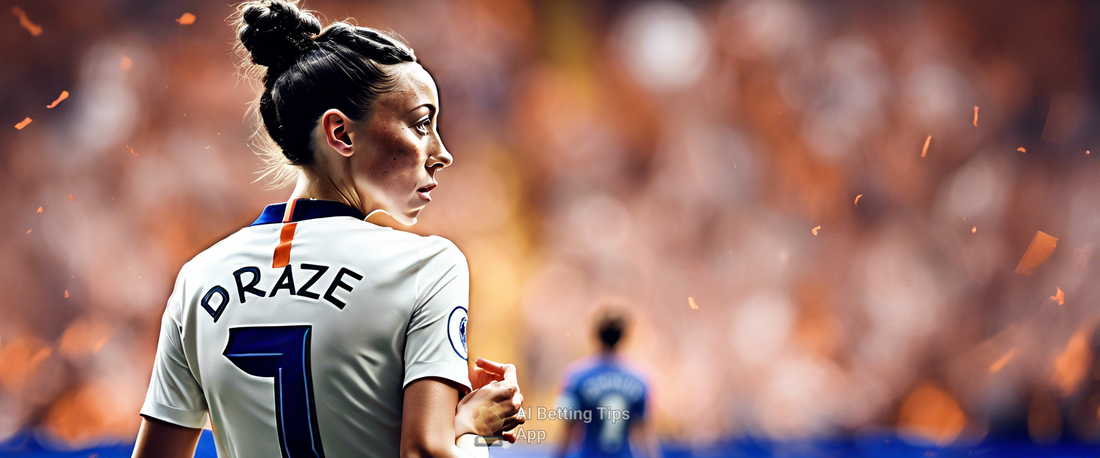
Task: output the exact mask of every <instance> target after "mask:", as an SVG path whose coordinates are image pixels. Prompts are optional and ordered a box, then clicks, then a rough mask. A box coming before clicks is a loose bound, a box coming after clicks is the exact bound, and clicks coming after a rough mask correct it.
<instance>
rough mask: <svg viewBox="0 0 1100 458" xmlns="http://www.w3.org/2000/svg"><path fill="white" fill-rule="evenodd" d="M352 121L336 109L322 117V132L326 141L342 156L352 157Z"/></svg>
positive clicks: (330, 110)
mask: <svg viewBox="0 0 1100 458" xmlns="http://www.w3.org/2000/svg"><path fill="white" fill-rule="evenodd" d="M350 128H351V120H350V119H348V117H347V116H344V113H342V112H340V110H337V109H335V108H332V109H329V110H328V111H326V112H325V114H323V115H321V132H322V134H324V136H325V141H326V142H327V143H328V145H329V146H331V147H332V149H334V150H336V152H337V153H340V155H341V156H345V157H348V156H351V154H352V152H354V151H355V150H354V148H352V136H353V134H352V133H351V129H350Z"/></svg>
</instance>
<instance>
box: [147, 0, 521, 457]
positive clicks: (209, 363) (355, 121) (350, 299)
mask: <svg viewBox="0 0 1100 458" xmlns="http://www.w3.org/2000/svg"><path fill="white" fill-rule="evenodd" d="M234 25H235V26H236V27H237V29H236V31H237V34H238V36H239V39H240V46H241V47H243V49H245V50H247V52H248V62H245V65H246V66H248V68H249V70H250V71H252V70H255V71H256V74H257V75H258V76H262V78H261V79H260V82H261V83H262V84H263V90H262V92H261V93H260V95H259V99H258V104H257V107H258V112H259V117H260V119H261V120H262V123H263V131H262V132H261V133H263V134H266V135H268V136H270V140H272V141H273V142H274V144H275V145H276V146H277V148H272V150H271V151H267V153H273V154H274V155H273V156H269V157H267V158H266V159H267V161H268V163H269V164H275V166H277V167H279V170H278V171H279V172H280V173H285V174H288V175H287V176H289V177H291V178H296V179H297V185H296V187H295V189H294V191H293V193H292V195H291V196H290V199H289V200H288V201H287V202H286V203H280V204H273V205H268V206H267V208H265V209H264V210H263V212H262V213H261V214H260V216H259V218H258V219H256V221H255V222H254V223H252V224H251V225H249V226H248V227H245V228H243V229H240V230H239V231H237V232H235V233H233V234H231V235H229V236H228V237H226V238H225V239H223V240H221V241H220V242H218V243H216V244H215V245H214V246H212V247H210V248H208V249H206V250H205V251H203V252H202V253H199V254H198V255H197V256H195V257H194V258H193V259H191V260H190V261H189V262H187V263H186V264H185V265H184V266H183V267H182V268H181V269H180V273H179V276H178V277H177V279H176V283H175V286H174V288H173V290H172V294H171V296H170V297H169V299H168V303H167V307H166V308H165V311H164V314H163V316H162V320H161V330H160V338H159V343H158V345H157V352H156V358H155V361H154V363H153V371H152V377H151V380H150V383H149V389H148V394H147V395H146V398H145V403H144V404H143V406H142V408H141V411H140V413H141V415H142V416H143V417H144V419H143V421H142V425H141V429H140V431H139V433H138V439H137V444H136V447H135V449H134V456H135V457H158V458H164V457H190V456H193V455H194V452H195V447H196V443H197V441H198V438H199V435H200V433H201V431H202V428H203V426H204V425H205V424H206V422H207V418H209V421H210V425H211V426H212V429H213V433H214V434H213V435H214V442H215V445H216V447H217V452H218V456H221V457H257V458H271V457H279V456H282V457H284V458H305V457H312V458H320V457H324V456H326V455H327V456H329V457H386V458H394V457H397V456H405V457H427V456H445V457H461V456H469V455H468V454H467V452H468V451H470V450H469V449H462V448H460V447H459V446H458V445H456V442H458V439H459V438H460V436H464V435H466V434H477V435H503V436H505V437H506V438H508V436H509V434H510V433H509V431H510V430H512V429H513V428H515V427H516V426H517V425H518V424H521V423H522V422H523V420H522V419H520V418H517V417H516V413H517V412H518V411H519V409H520V407H521V405H522V402H523V398H522V395H521V394H520V393H519V385H518V382H517V380H516V374H515V367H514V366H512V365H510V364H503V365H502V364H496V363H493V362H490V361H486V360H483V359H481V358H478V360H477V362H476V365H475V367H474V368H473V369H472V370H471V369H470V367H469V365H468V362H467V359H468V357H467V350H466V329H467V312H468V310H469V296H470V279H469V266H468V264H467V261H466V257H465V256H464V254H463V253H462V252H461V251H460V250H459V249H458V247H457V246H455V244H454V243H452V242H451V241H450V240H447V239H445V238H443V237H439V236H434V235H433V236H426V237H425V236H420V235H417V234H413V233H409V232H404V231H397V230H394V229H392V228H388V227H384V226H379V225H376V224H373V223H370V222H367V221H366V218H367V217H368V216H370V215H371V214H373V213H375V212H379V211H381V212H385V213H388V214H389V215H391V216H393V217H394V218H395V219H396V220H397V221H398V222H400V223H402V224H405V225H412V224H415V223H416V220H417V216H418V214H419V213H420V211H421V210H422V209H424V208H425V206H427V204H428V202H430V201H431V197H430V195H429V193H430V192H431V190H432V189H433V188H434V187H435V186H436V175H437V174H438V172H439V171H440V170H442V169H443V168H445V167H447V166H449V165H450V164H451V162H452V161H453V158H452V157H451V154H450V152H448V151H447V149H446V148H445V147H444V146H443V142H442V140H441V139H440V137H439V133H438V131H437V129H436V124H437V121H438V115H439V110H440V107H439V96H438V93H437V87H436V84H435V81H434V80H433V79H432V76H431V75H430V74H429V73H428V72H427V71H426V70H425V69H424V67H422V66H421V65H420V64H419V63H418V62H417V60H416V57H415V56H414V55H413V52H412V49H410V48H409V47H408V46H407V45H405V44H404V43H402V42H400V41H399V40H398V39H396V38H394V37H392V36H388V35H386V34H383V33H381V32H379V31H377V30H374V29H369V28H364V27H357V26H353V25H350V24H348V23H345V22H335V23H332V24H330V25H329V26H328V27H326V28H324V29H322V28H321V24H320V22H319V21H318V20H317V19H316V18H315V17H314V16H313V15H312V14H310V13H309V12H307V11H304V10H300V9H299V8H298V6H297V5H296V4H295V3H294V2H283V1H253V2H247V3H244V4H241V5H240V6H239V7H238V10H237V16H236V17H235V20H234ZM239 49H240V48H239ZM251 64H255V66H250V65H251ZM485 412H491V413H492V415H486V414H485ZM470 437H472V436H470ZM510 440H512V441H514V440H515V438H514V436H512V437H511V438H510Z"/></svg>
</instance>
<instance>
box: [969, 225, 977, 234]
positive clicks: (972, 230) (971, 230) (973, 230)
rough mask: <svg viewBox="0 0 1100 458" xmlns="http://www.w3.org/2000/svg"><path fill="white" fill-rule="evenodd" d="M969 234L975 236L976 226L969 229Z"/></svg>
mask: <svg viewBox="0 0 1100 458" xmlns="http://www.w3.org/2000/svg"><path fill="white" fill-rule="evenodd" d="M970 233H971V234H977V233H978V226H974V227H973V228H971V229H970Z"/></svg>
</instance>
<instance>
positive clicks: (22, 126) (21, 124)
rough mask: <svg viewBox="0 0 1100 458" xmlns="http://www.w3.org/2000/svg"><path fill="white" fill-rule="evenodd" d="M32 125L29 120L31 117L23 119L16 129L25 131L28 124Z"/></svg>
mask: <svg viewBox="0 0 1100 458" xmlns="http://www.w3.org/2000/svg"><path fill="white" fill-rule="evenodd" d="M30 123H31V118H29V117H27V118H23V120H22V121H19V124H16V125H15V128H16V129H17V130H23V128H24V127H27V124H30Z"/></svg>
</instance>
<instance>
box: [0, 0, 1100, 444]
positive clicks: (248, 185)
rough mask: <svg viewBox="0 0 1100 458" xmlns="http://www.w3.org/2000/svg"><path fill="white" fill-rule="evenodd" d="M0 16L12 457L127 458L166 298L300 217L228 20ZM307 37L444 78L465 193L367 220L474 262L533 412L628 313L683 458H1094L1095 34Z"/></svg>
mask: <svg viewBox="0 0 1100 458" xmlns="http://www.w3.org/2000/svg"><path fill="white" fill-rule="evenodd" d="M5 5H6V6H5V7H4V11H2V12H0V14H3V15H4V17H5V19H4V20H3V21H2V23H0V24H2V25H0V33H2V40H0V61H2V62H3V67H4V68H3V70H2V71H0V87H2V88H3V90H2V91H0V113H2V114H3V117H4V119H5V121H4V122H5V123H6V124H7V127H3V128H0V192H2V193H3V195H4V196H5V198H4V199H2V200H0V214H2V215H4V216H3V218H0V234H2V236H0V247H2V248H0V253H2V256H0V290H2V291H3V294H2V295H0V441H6V442H4V443H5V444H6V445H3V446H0V454H8V455H13V456H14V455H16V454H18V453H30V454H32V455H33V453H32V452H33V451H34V450H42V449H56V450H67V449H75V450H83V449H89V448H92V447H97V446H103V445H104V444H114V443H120V444H126V443H128V442H132V441H133V437H134V435H135V434H136V431H137V427H138V425H139V422H140V419H139V417H138V415H137V411H138V409H139V407H140V405H141V401H142V399H143V396H144V394H145V390H146V387H147V384H148V381H149V371H150V368H151V366H152V361H153V353H154V350H155V344H156V334H157V331H158V328H159V327H158V323H159V320H160V315H161V313H162V311H163V308H164V304H165V301H166V299H167V296H168V294H169V292H170V289H171V285H172V281H173V280H174V278H175V275H176V273H177V272H178V270H179V268H180V266H181V265H182V264H183V263H184V262H185V261H187V260H188V259H189V258H190V257H191V256H193V255H195V254H196V253H198V252H199V251H201V250H202V249H204V248H206V247H207V246H209V245H211V244H212V243H214V242H215V241H217V240H219V239H220V238H222V237H224V236H225V235H227V234H229V233H231V232H233V231H235V230H236V229H238V228H239V227H242V226H244V225H246V224H248V223H249V222H251V221H252V220H253V219H254V218H255V216H256V215H257V214H258V213H259V211H260V210H261V209H262V207H263V206H264V205H266V204H269V203H275V202H280V201H283V200H284V199H285V198H286V197H287V195H288V193H289V189H287V188H283V189H278V190H264V189H262V188H261V186H260V184H258V183H252V182H253V180H254V179H255V178H256V177H257V174H256V172H257V171H258V170H259V169H260V162H259V160H258V159H257V157H256V156H255V155H254V154H253V153H252V152H251V151H250V147H249V141H250V139H249V137H250V135H251V133H252V126H251V125H250V123H249V119H247V118H245V111H246V109H247V104H248V103H249V102H251V101H252V99H253V97H254V94H255V92H253V88H252V86H250V85H249V84H248V83H247V82H246V81H243V80H241V78H240V76H239V75H238V74H237V71H236V65H237V63H238V58H237V56H235V55H234V54H233V53H232V46H233V43H234V40H235V38H236V37H235V34H234V31H233V30H231V29H230V27H229V24H228V23H227V22H226V18H227V17H228V16H229V15H230V14H231V12H232V9H233V8H232V6H231V5H230V4H229V2H221V1H173V2H149V1H144V0H114V1H108V0H91V1H81V2H70V1H61V0H36V1H29V0H15V1H7V2H5ZM304 7H305V8H307V9H311V10H316V11H319V12H320V13H321V14H322V17H323V19H322V23H324V24H328V23H329V22H330V21H333V20H342V19H345V18H347V17H353V18H356V19H357V23H358V24H359V25H363V26H369V27H375V28H382V29H393V30H395V31H397V32H399V33H400V34H401V35H402V36H403V37H404V38H405V39H406V40H407V41H408V42H409V43H410V44H411V45H412V46H413V48H414V49H415V51H416V53H417V55H418V57H419V58H420V60H421V62H423V63H424V64H425V66H426V67H427V68H428V69H429V71H431V72H432V74H433V75H434V77H435V78H436V80H437V82H438V84H439V86H440V88H441V118H440V131H441V133H442V136H443V138H444V140H445V142H446V144H447V146H448V148H449V150H450V151H451V153H452V154H453V155H454V157H455V164H454V166H453V167H451V168H449V169H448V170H445V171H444V172H442V173H441V174H440V175H439V176H438V181H439V188H438V189H437V190H436V191H435V193H436V194H434V195H433V197H434V199H433V202H432V203H431V204H430V205H429V206H428V207H427V208H426V209H425V210H424V211H423V212H422V213H421V217H420V223H419V224H417V225H416V226H414V227H411V228H409V227H403V226H400V225H398V224H397V223H396V222H393V220H391V219H388V218H385V217H382V218H372V221H374V222H376V223H379V224H385V225H390V226H393V227H395V228H398V229H401V230H408V231H411V232H415V233H419V234H439V235H442V236H445V237H447V238H450V239H451V240H453V241H454V242H455V243H456V244H457V245H458V246H459V247H461V248H462V250H463V251H464V252H465V254H466V256H467V257H468V259H469V262H470V266H471V275H472V298H471V304H472V309H471V325H470V328H469V329H470V340H469V348H470V354H471V355H474V356H484V357H486V358H489V359H493V360H497V361H507V362H513V363H515V364H516V365H517V366H519V377H520V382H521V386H522V387H523V390H524V394H525V399H526V401H525V403H526V405H530V406H553V403H554V398H555V396H556V392H557V390H558V388H559V384H560V376H561V373H562V370H563V368H564V367H565V366H566V365H567V364H568V363H569V362H570V361H572V360H574V359H576V358H578V357H581V356H584V355H586V354H587V353H589V352H591V351H592V350H593V349H594V344H593V341H592V339H591V338H590V335H591V331H590V329H589V325H590V322H591V318H592V310H593V305H594V304H595V303H597V302H598V301H601V300H614V301H618V302H619V303H622V304H627V305H628V306H629V308H630V309H631V310H632V311H633V312H634V316H635V318H636V319H635V327H634V328H633V330H632V331H633V332H631V333H630V335H629V337H628V340H627V341H626V343H625V353H626V354H627V355H628V357H629V358H631V359H632V360H633V361H635V363H636V364H637V365H638V366H640V367H641V368H643V369H644V370H645V371H647V372H648V373H649V375H650V376H651V377H652V381H653V391H654V398H653V402H654V404H653V407H652V409H651V413H652V414H653V415H654V417H653V420H654V421H655V427H656V430H657V432H658V434H659V437H660V438H661V439H662V441H664V442H666V443H668V444H669V447H670V448H669V451H670V453H673V454H676V453H683V454H691V453H695V454H734V455H736V454H739V453H742V454H749V455H753V454H755V453H759V454H760V455H761V456H771V455H773V454H774V455H783V454H790V453H789V452H790V450H789V449H788V448H784V447H794V450H795V452H793V453H794V455H801V454H811V455H812V454H822V456H847V455H848V454H865V455H866V454H871V455H874V454H875V453H873V452H869V451H868V449H867V448H866V447H871V449H874V447H879V446H882V444H887V443H896V444H902V445H898V446H897V447H900V448H898V449H897V450H900V451H899V452H898V453H902V455H898V456H903V455H904V454H905V453H909V452H913V453H914V455H913V456H924V454H925V453H931V451H936V450H940V451H944V450H946V451H950V450H956V451H957V450H962V449H965V448H967V447H981V446H983V444H990V443H998V441H1001V442H1003V443H1008V444H1014V445H1012V446H1014V447H1015V446H1019V447H1038V448H1036V449H1035V450H1046V451H1051V450H1059V449H1058V447H1069V449H1067V450H1070V449H1072V450H1078V449H1080V450H1086V451H1088V453H1094V450H1095V449H1094V447H1092V446H1091V445H1089V444H1091V443H1093V442H1096V441H1100V397H1096V396H1097V395H1100V387H1098V386H1100V378H1098V377H1100V366H1098V365H1097V349H1098V348H1100V345H1098V342H1100V338H1098V334H1097V331H1096V326H1097V324H1098V322H1100V321H1098V320H1097V317H1098V314H1097V311H1096V310H1097V309H1096V306H1097V297H1098V296H1097V289H1098V287H1100V283H1098V282H1097V281H1096V280H1097V272H1098V269H1097V264H1098V261H1100V250H1098V243H1100V198H1098V197H1100V166H1098V161H1100V142H1098V140H1100V138H1098V137H1100V130H1098V129H1097V128H1098V127H1100V113H1098V111H1097V108H1098V106H1097V99H1096V97H1097V91H1096V88H1097V87H1098V83H1100V4H1097V3H1090V2H1070V1H1042V2H1040V1H1034V2H992V1H978V2H965V3H964V2H950V1H926V2H920V1H903V2H885V3H880V2H866V1H863V2H809V1H681V2H677V1H670V0H662V1H651V2H644V3H640V2H638V3H636V2H616V1H581V0H566V1H552V2H550V1H548V2H542V1H530V2H526V1H522V0H456V1H448V2H434V1H396V0H393V1H373V2H361V1H350V0H348V1H337V0H311V1H308V2H306V3H305V4H304ZM188 14H189V15H192V16H193V19H194V20H193V22H192V21H190V20H189V19H190V18H189V17H188V16H186V15H188ZM188 22H191V23H188ZM36 31H37V32H38V33H37V34H35V33H34V32H36ZM62 91H66V93H67V98H65V99H64V100H61V101H60V102H58V103H57V104H56V105H55V106H53V108H47V105H50V104H51V102H53V101H54V100H56V99H58V98H59V97H60V96H61V94H62ZM975 107H978V108H975ZM28 117H29V118H31V119H32V121H31V122H30V123H29V124H25V125H22V126H21V127H22V128H12V127H11V126H13V125H15V124H17V123H20V124H23V123H22V122H21V121H24V119H25V118H28ZM929 136H931V140H928V138H929ZM1090 148H1091V149H1098V154H1091V151H1089V149H1090ZM1038 231H1042V232H1044V233H1046V234H1050V235H1051V236H1053V237H1056V238H1058V239H1059V240H1058V242H1057V248H1056V249H1055V250H1054V252H1053V254H1052V255H1051V256H1050V258H1049V259H1048V260H1047V261H1046V262H1045V263H1043V264H1042V265H1040V266H1038V267H1037V268H1036V269H1035V271H1034V273H1032V274H1031V275H1029V276H1025V275H1021V274H1017V273H1014V270H1015V269H1016V267H1017V263H1018V262H1019V261H1020V259H1021V257H1022V255H1023V253H1024V252H1025V250H1026V249H1027V248H1028V246H1029V244H1030V243H1031V241H1032V238H1033V237H1034V236H1035V235H1036V233H1037V232H1038ZM1060 296H1061V297H1060ZM689 298H690V300H689ZM527 427H528V429H545V430H547V431H548V432H549V433H550V437H551V439H553V438H554V437H555V436H556V432H555V429H556V428H558V427H560V425H557V424H556V423H554V422H550V421H531V422H529V423H528V425H527ZM895 437H896V438H899V439H900V440H893V441H892V442H891V440H892V439H891V438H895ZM5 438H6V439H5ZM868 438H871V439H868ZM883 438H885V439H883ZM34 444H40V445H34ZM41 444H46V445H41ZM205 444H206V445H207V446H208V445H209V443H208V442H205ZM716 444H717V445H716ZM723 444H725V445H723ZM746 444H748V445H746ZM806 444H816V445H813V446H810V445H806ZM822 444H825V445H822ZM828 444H834V445H835V444H841V445H836V447H840V448H838V449H835V450H834V449H832V448H830V447H832V445H828ZM860 444H864V448H860V447H861V446H860ZM867 444H879V445H867ZM799 447H803V448H799ZM804 447H810V448H804ZM814 447H818V448H814ZM1073 447H1078V448H1073ZM1080 447H1083V448H1080ZM122 449H125V445H122V446H121V447H116V448H115V449H99V450H100V451H101V452H100V453H101V456H114V455H112V454H111V452H110V451H109V450H116V451H117V450H122ZM511 450H512V451H513V453H517V454H520V453H542V452H540V450H542V451H545V449H539V448H534V447H527V448H524V447H516V448H513V449H511ZM524 450H526V452H524ZM677 450H678V452H677ZM798 450H801V451H802V452H798ZM837 450H840V451H837ZM891 450H893V449H891ZM207 452H209V448H208V449H207ZM41 453H45V452H41ZM41 453H40V454H41ZM74 453H77V452H74ZM81 453H82V454H81ZM118 453H119V454H120V455H119V456H128V455H125V452H123V451H120V452H118ZM945 453H946V452H945ZM1043 453H1046V452H1043ZM1083 453H1084V452H1083ZM87 455H88V454H87V453H84V452H80V453H78V454H74V455H72V456H87ZM33 456H39V455H33ZM42 456H45V455H42ZM58 456H60V455H58ZM65 456H69V455H65ZM753 456H755V455H753ZM880 456H885V452H884V453H883V454H882V455H880ZM904 456H908V455H904Z"/></svg>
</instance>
